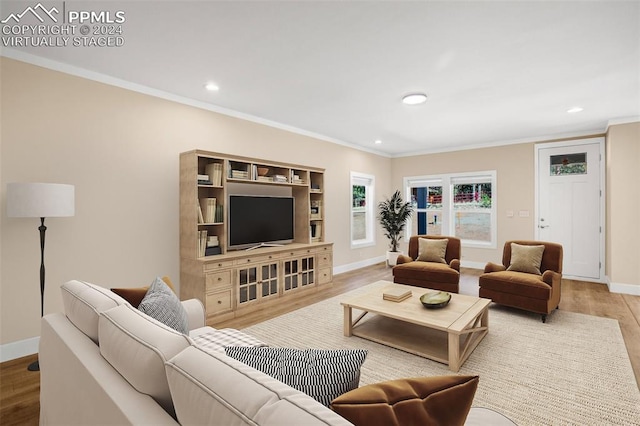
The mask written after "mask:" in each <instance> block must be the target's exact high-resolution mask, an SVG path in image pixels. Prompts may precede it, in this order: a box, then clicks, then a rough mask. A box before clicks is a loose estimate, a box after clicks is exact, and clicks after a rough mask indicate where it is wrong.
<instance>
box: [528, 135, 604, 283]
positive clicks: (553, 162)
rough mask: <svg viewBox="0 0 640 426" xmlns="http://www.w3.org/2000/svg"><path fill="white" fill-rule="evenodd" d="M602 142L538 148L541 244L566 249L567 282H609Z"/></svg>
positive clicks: (537, 236)
mask: <svg viewBox="0 0 640 426" xmlns="http://www.w3.org/2000/svg"><path fill="white" fill-rule="evenodd" d="M603 148H604V140H603V139H602V138H597V139H588V140H582V141H570V142H559V143H549V144H540V145H536V159H537V164H538V166H537V170H536V173H537V194H536V200H537V208H536V239H537V240H541V241H552V242H557V243H560V244H562V246H563V252H564V262H563V271H562V274H563V276H566V277H571V278H576V279H582V280H586V281H602V280H603V269H604V265H603V264H602V260H603V258H604V257H603V251H604V246H603V241H604V239H603V234H602V231H603V228H604V221H603V219H604V218H603V215H604V208H603V204H602V203H603V200H604V198H603V197H602V190H603V188H601V185H602V180H601V179H602V177H603V170H602V166H603V158H602V152H603Z"/></svg>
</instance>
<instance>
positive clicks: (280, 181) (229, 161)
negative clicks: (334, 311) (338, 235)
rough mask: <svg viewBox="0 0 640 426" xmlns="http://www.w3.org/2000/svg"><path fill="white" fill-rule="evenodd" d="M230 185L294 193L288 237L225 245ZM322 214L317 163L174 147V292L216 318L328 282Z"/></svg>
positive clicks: (329, 255) (328, 247)
mask: <svg viewBox="0 0 640 426" xmlns="http://www.w3.org/2000/svg"><path fill="white" fill-rule="evenodd" d="M233 188H235V190H239V189H242V190H256V189H263V190H265V191H267V192H268V191H269V190H273V189H274V188H285V189H286V192H287V193H290V196H291V197H293V199H294V211H295V217H294V240H293V243H291V244H286V245H283V246H278V247H261V248H257V249H254V250H251V251H244V250H242V251H240V250H231V249H230V247H229V244H228V239H227V237H228V223H229V214H230V213H229V209H228V208H227V201H228V199H229V195H232V192H233ZM324 213H325V212H324V170H323V169H318V168H314V167H306V166H301V165H295V164H287V163H279V162H274V161H267V160H264V159H256V158H245V157H235V156H229V155H225V154H219V153H214V152H207V151H201V150H194V151H189V152H184V153H182V154H180V295H181V298H182V299H188V298H198V299H200V300H201V301H202V302H203V303H204V305H205V309H206V311H207V317H208V320H209V322H210V323H215V322H217V321H222V320H226V319H229V318H231V317H235V316H238V315H242V314H244V313H247V312H249V311H251V310H252V309H255V307H256V306H257V305H259V304H269V303H281V301H282V299H285V298H286V299H290V298H292V297H295V296H296V295H299V294H302V293H301V292H303V291H311V290H313V291H319V290H321V289H322V288H323V286H326V285H327V284H331V281H332V266H333V262H332V244H331V243H327V242H325V240H324V235H325V234H324V232H325V229H324V223H325V221H324V217H325V216H324ZM261 306H264V305H261Z"/></svg>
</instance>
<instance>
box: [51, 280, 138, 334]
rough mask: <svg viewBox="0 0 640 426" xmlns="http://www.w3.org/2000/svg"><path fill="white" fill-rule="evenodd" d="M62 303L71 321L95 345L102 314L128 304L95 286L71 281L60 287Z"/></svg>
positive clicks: (115, 295) (104, 289)
mask: <svg viewBox="0 0 640 426" xmlns="http://www.w3.org/2000/svg"><path fill="white" fill-rule="evenodd" d="M60 290H61V292H62V303H63V305H64V311H65V315H66V316H67V318H69V321H71V322H72V323H73V325H75V326H76V327H77V328H78V329H79V330H80V331H82V332H83V333H84V334H85V335H86V336H88V337H89V338H90V339H91V340H93V341H94V342H95V343H98V317H99V314H100V312H102V311H106V310H108V309H111V308H115V307H116V306H119V305H123V304H126V303H127V301H126V300H124V299H123V298H122V297H120V296H118V295H117V294H114V293H112V292H110V291H109V290H107V289H106V288H102V287H100V286H97V285H95V284H90V283H87V282H84V281H75V280H73V281H69V282H66V283H64V284H63V285H62V287H60Z"/></svg>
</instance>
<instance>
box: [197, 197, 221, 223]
mask: <svg viewBox="0 0 640 426" xmlns="http://www.w3.org/2000/svg"><path fill="white" fill-rule="evenodd" d="M216 208H217V207H216V199H215V198H201V199H200V211H201V212H202V216H203V219H204V223H214V222H216Z"/></svg>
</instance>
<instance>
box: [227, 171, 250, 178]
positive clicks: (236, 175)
mask: <svg viewBox="0 0 640 426" xmlns="http://www.w3.org/2000/svg"><path fill="white" fill-rule="evenodd" d="M231 177H232V178H234V179H249V172H248V171H246V170H231Z"/></svg>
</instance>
